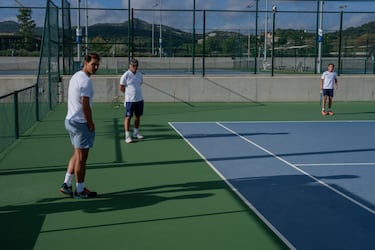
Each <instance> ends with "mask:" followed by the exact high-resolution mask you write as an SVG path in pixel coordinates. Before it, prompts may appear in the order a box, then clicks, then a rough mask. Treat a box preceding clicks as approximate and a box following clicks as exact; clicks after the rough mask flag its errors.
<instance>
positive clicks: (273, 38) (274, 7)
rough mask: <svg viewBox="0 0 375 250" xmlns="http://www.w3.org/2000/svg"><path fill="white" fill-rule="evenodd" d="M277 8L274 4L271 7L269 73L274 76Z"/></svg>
mask: <svg viewBox="0 0 375 250" xmlns="http://www.w3.org/2000/svg"><path fill="white" fill-rule="evenodd" d="M276 12H277V8H276V5H274V6H273V7H272V55H271V60H272V62H271V75H272V76H274V57H275V19H276Z"/></svg>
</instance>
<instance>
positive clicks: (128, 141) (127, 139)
mask: <svg viewBox="0 0 375 250" xmlns="http://www.w3.org/2000/svg"><path fill="white" fill-rule="evenodd" d="M125 142H126V143H132V142H133V140H132V138H131V137H130V136H128V137H125Z"/></svg>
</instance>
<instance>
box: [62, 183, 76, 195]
mask: <svg viewBox="0 0 375 250" xmlns="http://www.w3.org/2000/svg"><path fill="white" fill-rule="evenodd" d="M60 192H61V193H63V194H66V195H68V196H70V197H73V189H72V186H70V187H69V186H68V185H67V184H66V183H63V184H62V185H61V187H60Z"/></svg>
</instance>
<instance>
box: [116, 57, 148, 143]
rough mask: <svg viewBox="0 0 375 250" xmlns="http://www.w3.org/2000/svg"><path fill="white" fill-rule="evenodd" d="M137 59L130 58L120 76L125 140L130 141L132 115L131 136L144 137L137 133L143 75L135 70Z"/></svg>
mask: <svg viewBox="0 0 375 250" xmlns="http://www.w3.org/2000/svg"><path fill="white" fill-rule="evenodd" d="M138 65H139V64H138V60H137V59H131V60H130V62H129V69H128V70H127V71H126V72H125V73H124V74H123V75H122V76H121V78H120V91H121V92H123V93H124V94H125V102H124V106H125V120H124V129H125V142H126V143H132V142H133V140H132V137H131V135H130V120H131V118H132V117H133V115H134V117H135V118H134V131H133V137H134V138H137V139H143V138H144V137H143V136H142V135H141V134H140V133H139V125H140V122H141V116H142V115H143V106H144V102H143V96H142V83H143V75H142V74H141V73H139V72H137V69H138Z"/></svg>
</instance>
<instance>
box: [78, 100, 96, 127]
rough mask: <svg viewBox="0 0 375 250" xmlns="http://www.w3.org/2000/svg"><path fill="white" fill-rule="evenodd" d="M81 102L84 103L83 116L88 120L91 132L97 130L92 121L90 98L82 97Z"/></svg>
mask: <svg viewBox="0 0 375 250" xmlns="http://www.w3.org/2000/svg"><path fill="white" fill-rule="evenodd" d="M81 102H82V113H83V116H84V117H85V118H86V121H87V124H88V126H89V130H90V131H94V130H95V124H94V121H93V119H92V112H91V107H90V98H89V97H87V96H82V97H81Z"/></svg>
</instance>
